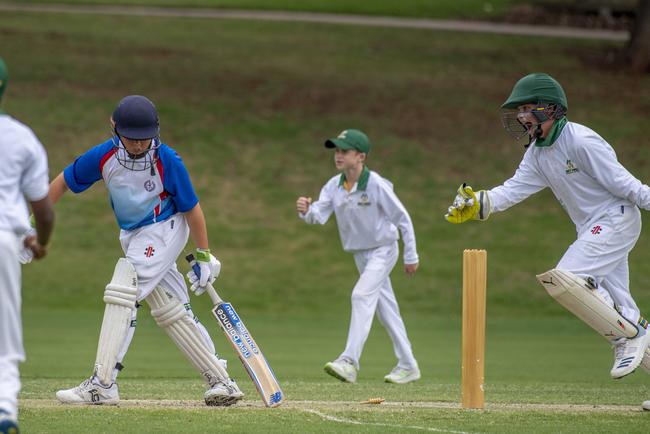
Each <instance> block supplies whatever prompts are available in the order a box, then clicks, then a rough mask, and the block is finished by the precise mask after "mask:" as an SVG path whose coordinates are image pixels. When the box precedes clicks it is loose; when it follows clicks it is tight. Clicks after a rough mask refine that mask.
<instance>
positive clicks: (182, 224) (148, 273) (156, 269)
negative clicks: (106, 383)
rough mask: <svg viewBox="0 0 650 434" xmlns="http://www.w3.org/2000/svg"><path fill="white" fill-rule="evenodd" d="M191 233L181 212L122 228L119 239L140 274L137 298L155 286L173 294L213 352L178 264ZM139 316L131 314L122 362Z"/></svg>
mask: <svg viewBox="0 0 650 434" xmlns="http://www.w3.org/2000/svg"><path fill="white" fill-rule="evenodd" d="M189 233H190V230H189V227H188V225H187V222H186V221H185V216H184V215H183V214H180V213H179V214H175V215H174V216H172V217H170V218H169V219H167V220H165V221H164V222H160V223H154V224H151V225H147V226H144V227H141V228H138V229H136V230H134V231H124V230H123V231H121V232H120V243H121V245H122V250H124V254H125V256H126V259H128V260H129V262H130V263H131V264H133V267H134V268H135V272H136V274H137V276H138V302H141V301H142V300H144V299H145V298H146V297H147V296H148V295H149V294H151V291H153V290H154V288H156V286H160V287H161V288H162V289H164V290H165V291H167V292H169V293H170V294H173V295H174V296H175V297H176V298H178V300H180V302H181V303H183V304H184V305H185V307H186V310H187V313H188V315H190V316H191V317H192V318H194V320H195V321H194V324H195V325H196V327H197V329H198V330H199V331H200V333H201V335H202V336H203V339H204V340H205V343H206V345H207V346H208V349H210V351H211V352H212V353H214V352H215V348H214V343H213V342H212V339H211V338H210V335H209V334H208V331H207V330H206V329H205V327H204V326H203V324H201V323H200V322H199V321H198V319H197V318H196V316H195V315H194V313H193V312H192V310H191V308H190V305H189V295H188V293H187V285H186V284H185V278H184V277H183V275H182V274H181V273H180V272H179V271H178V268H177V267H176V259H177V258H178V256H179V255H180V254H181V253H182V251H183V249H184V248H185V245H186V244H187V239H188V238H189ZM136 316H137V310H134V311H133V316H132V318H131V323H132V324H133V326H132V327H130V328H129V331H128V333H127V335H126V338H125V341H124V343H123V345H122V347H121V350H120V352H119V354H118V357H117V361H118V363H120V364H121V363H122V360H124V356H125V355H126V352H127V350H128V348H129V345H130V344H131V340H132V339H133V334H134V333H135V320H136ZM117 374H118V370H117V369H115V370H114V371H113V381H115V379H116V377H117Z"/></svg>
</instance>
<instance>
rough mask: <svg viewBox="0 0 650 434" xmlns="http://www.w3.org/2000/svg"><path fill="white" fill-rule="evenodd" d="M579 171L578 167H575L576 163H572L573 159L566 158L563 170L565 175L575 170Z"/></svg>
mask: <svg viewBox="0 0 650 434" xmlns="http://www.w3.org/2000/svg"><path fill="white" fill-rule="evenodd" d="M579 171H580V169H578V168H577V167H576V165H575V164H573V161H571V160H566V169H565V170H564V172H565V173H566V174H567V175H570V174H572V173H576V172H579Z"/></svg>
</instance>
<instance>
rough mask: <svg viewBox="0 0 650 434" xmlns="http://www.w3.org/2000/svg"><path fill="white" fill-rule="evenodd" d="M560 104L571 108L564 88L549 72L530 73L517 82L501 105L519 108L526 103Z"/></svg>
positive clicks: (508, 107) (502, 106)
mask: <svg viewBox="0 0 650 434" xmlns="http://www.w3.org/2000/svg"><path fill="white" fill-rule="evenodd" d="M539 103H542V104H559V105H561V106H562V107H564V108H565V109H568V108H569V103H568V102H567V99H566V94H565V93H564V89H562V86H560V83H558V81H557V80H555V79H554V78H553V77H551V76H550V75H548V74H543V73H534V74H528V75H527V76H525V77H523V78H522V79H521V80H519V81H518V82H517V84H515V86H514V87H513V88H512V92H511V93H510V96H509V97H508V99H507V100H506V102H504V103H503V104H502V105H501V108H504V109H513V108H517V107H519V106H520V105H524V104H539Z"/></svg>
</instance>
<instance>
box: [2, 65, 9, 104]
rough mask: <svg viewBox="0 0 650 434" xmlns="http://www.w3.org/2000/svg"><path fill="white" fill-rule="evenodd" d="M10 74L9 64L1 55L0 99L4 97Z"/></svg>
mask: <svg viewBox="0 0 650 434" xmlns="http://www.w3.org/2000/svg"><path fill="white" fill-rule="evenodd" d="M8 77H9V74H8V73H7V65H6V64H5V61H4V60H2V57H0V99H2V94H3V93H4V92H5V88H6V87H7V78H8Z"/></svg>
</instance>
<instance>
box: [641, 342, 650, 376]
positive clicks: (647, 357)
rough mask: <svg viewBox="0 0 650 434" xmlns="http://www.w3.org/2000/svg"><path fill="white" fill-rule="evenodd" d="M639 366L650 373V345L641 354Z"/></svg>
mask: <svg viewBox="0 0 650 434" xmlns="http://www.w3.org/2000/svg"><path fill="white" fill-rule="evenodd" d="M641 367H642V368H643V370H645V371H646V372H647V373H648V374H650V347H648V348H647V349H646V350H645V354H644V355H643V359H642V360H641Z"/></svg>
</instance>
